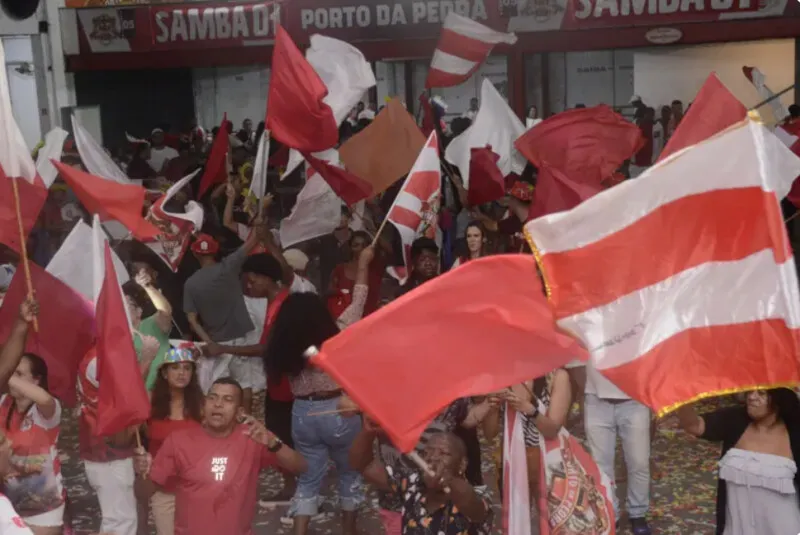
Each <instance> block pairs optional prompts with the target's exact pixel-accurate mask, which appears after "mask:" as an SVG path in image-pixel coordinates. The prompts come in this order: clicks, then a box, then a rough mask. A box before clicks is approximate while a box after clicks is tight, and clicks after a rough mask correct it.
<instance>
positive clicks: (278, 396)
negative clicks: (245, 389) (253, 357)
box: [259, 289, 294, 401]
mask: <svg viewBox="0 0 800 535" xmlns="http://www.w3.org/2000/svg"><path fill="white" fill-rule="evenodd" d="M287 297H289V290H288V289H284V290H281V292H280V293H279V294H278V295H277V296H276V297H275V299H273V300H272V301H270V302H269V304H267V315H266V316H265V317H264V330H263V331H262V332H261V341H260V342H259V343H260V344H261V345H262V346H263V345H266V343H267V337H268V336H269V330H270V328H271V327H272V324H273V323H274V322H275V318H276V317H278V311H279V310H280V308H281V305H283V302H284V301H286V298H287ZM267 395H268V396H269V397H270V399H274V400H275V401H293V400H294V396H293V395H292V385H291V384H289V378H288V377H286V376H283V377H267Z"/></svg>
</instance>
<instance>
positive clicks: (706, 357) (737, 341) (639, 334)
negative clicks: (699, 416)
mask: <svg viewBox="0 0 800 535" xmlns="http://www.w3.org/2000/svg"><path fill="white" fill-rule="evenodd" d="M799 173H800V160H799V159H798V158H797V157H796V156H795V155H794V154H792V153H791V151H790V150H789V149H787V148H786V147H785V146H784V144H783V143H781V141H780V140H778V139H777V137H775V136H774V135H773V134H772V133H770V132H769V131H768V130H767V129H766V128H765V127H764V126H763V125H761V124H758V123H755V122H751V121H742V122H740V123H739V124H738V125H735V126H734V127H732V128H731V129H729V130H728V131H726V132H725V133H722V134H719V135H717V136H716V137H713V138H710V139H709V140H707V141H705V142H702V143H699V144H697V145H695V146H693V147H690V148H688V149H685V150H683V151H680V152H678V153H677V154H675V155H673V156H672V157H670V158H668V159H667V160H665V161H664V162H661V163H659V164H657V165H656V166H654V167H652V168H650V169H649V170H648V171H647V172H645V174H643V175H642V176H640V177H639V178H637V179H636V180H631V181H626V182H624V183H622V184H620V185H618V186H615V187H614V188H612V189H609V190H607V191H604V192H602V193H601V194H599V195H597V196H595V197H592V198H591V199H589V200H587V201H585V202H584V203H583V204H581V205H579V206H577V207H576V208H574V209H573V210H571V211H569V212H562V213H558V214H552V215H549V216H546V217H543V218H540V219H535V220H533V221H531V222H530V223H528V224H527V225H526V227H525V230H526V234H527V235H528V236H529V237H530V239H531V240H532V244H533V246H534V247H535V251H536V255H537V258H538V259H540V266H541V270H542V273H543V276H544V279H545V282H546V286H547V288H548V294H549V297H550V300H551V305H552V307H553V309H554V314H555V318H556V321H557V324H558V325H559V326H560V327H561V328H562V329H564V330H566V331H567V332H571V333H572V334H573V335H574V336H576V337H577V338H579V339H580V341H581V342H582V343H583V344H584V345H585V346H586V347H587V348H588V349H589V351H590V353H591V358H592V361H593V364H594V367H595V368H596V369H597V370H598V371H599V372H600V373H602V374H603V375H605V376H606V377H607V378H608V379H609V380H611V382H612V383H614V384H615V385H616V386H617V387H619V388H620V389H621V390H622V391H624V392H625V393H627V394H628V395H630V396H631V397H632V398H634V399H637V400H638V401H641V402H642V403H644V404H645V405H647V406H648V407H650V408H651V409H653V410H654V411H656V412H658V413H660V414H664V413H666V412H669V411H670V410H673V409H675V408H677V407H679V406H680V405H682V404H685V403H688V402H690V401H692V400H695V399H699V398H700V397H705V396H708V395H715V394H720V393H723V392H724V393H730V392H735V391H743V390H747V389H752V388H768V387H771V386H775V385H785V384H795V383H798V382H800V371H799V370H798V359H797V355H798V343H797V341H796V339H795V335H796V334H797V328H798V327H799V326H800V292H798V286H797V275H796V272H795V264H794V259H793V257H792V253H791V250H790V247H789V242H788V239H787V236H786V233H785V230H784V229H785V227H784V225H783V218H782V216H781V209H780V205H779V200H780V199H782V198H783V197H784V196H785V195H786V193H787V192H788V191H789V188H790V186H791V184H792V181H793V180H794V178H795V177H796V176H797V175H798V174H799Z"/></svg>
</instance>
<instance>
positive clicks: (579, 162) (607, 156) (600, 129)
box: [514, 105, 644, 184]
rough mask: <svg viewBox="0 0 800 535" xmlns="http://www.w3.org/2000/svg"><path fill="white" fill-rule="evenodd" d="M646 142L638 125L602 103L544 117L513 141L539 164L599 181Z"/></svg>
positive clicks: (582, 179) (573, 176) (579, 178)
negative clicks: (534, 126) (545, 164)
mask: <svg viewBox="0 0 800 535" xmlns="http://www.w3.org/2000/svg"><path fill="white" fill-rule="evenodd" d="M643 143H644V140H643V139H642V133H641V131H640V130H639V127H637V126H636V125H635V124H633V123H631V122H629V121H627V120H626V119H625V118H624V117H622V116H621V115H619V114H618V113H616V112H615V111H614V110H612V109H611V108H609V107H608V106H605V105H600V106H595V107H593V108H579V109H575V110H569V111H565V112H562V113H559V114H557V115H554V116H552V117H550V118H548V119H545V120H544V121H542V122H541V123H539V124H538V125H537V126H536V128H531V129H530V130H528V131H527V132H526V133H525V134H524V135H523V136H522V137H520V138H519V139H517V141H516V142H515V143H514V145H515V146H516V147H517V150H519V151H520V152H521V153H522V154H523V155H524V156H525V158H527V159H528V161H530V162H531V163H532V164H533V165H535V166H536V167H542V165H543V164H544V163H547V164H549V165H550V167H552V168H554V169H558V170H559V171H561V172H562V173H564V174H565V175H567V176H568V177H569V178H571V179H572V180H574V181H576V182H583V183H593V184H599V183H600V182H602V181H603V180H605V179H607V178H609V177H610V176H612V175H613V174H614V172H615V171H616V170H617V169H619V167H620V166H621V165H622V163H623V162H624V161H625V160H627V159H628V158H630V157H631V156H632V155H633V154H635V153H636V151H638V150H639V148H641V146H642V144H643Z"/></svg>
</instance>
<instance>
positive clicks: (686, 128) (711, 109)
mask: <svg viewBox="0 0 800 535" xmlns="http://www.w3.org/2000/svg"><path fill="white" fill-rule="evenodd" d="M745 117H747V108H745V107H744V105H743V104H742V103H741V102H739V99H737V98H736V97H735V96H733V93H731V92H730V91H728V88H727V87H725V86H724V85H723V84H722V82H720V80H719V78H717V75H716V74H714V73H711V74H710V75H709V76H708V78H707V79H706V81H705V83H704V84H703V87H701V88H700V91H699V92H698V93H697V96H696V97H695V99H694V101H692V106H691V108H689V111H687V112H686V115H684V116H683V120H681V122H680V124H678V128H676V129H675V133H673V134H672V137H670V138H669V140H668V141H667V144H666V146H665V147H664V150H662V151H661V155H660V156H659V157H658V161H659V162H660V161H663V160H666V159H667V157H669V156H670V155H672V154H675V153H676V152H678V151H680V150H682V149H685V148H686V147H689V146H691V145H694V144H695V143H699V142H701V141H703V140H705V139H708V138H710V137H711V136H713V135H715V134H718V133H720V132H722V131H723V130H725V129H726V128H729V127H731V126H733V125H735V124H736V123H738V122H739V121H741V120H743V119H744V118H745Z"/></svg>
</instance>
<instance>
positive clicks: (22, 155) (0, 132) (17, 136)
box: [0, 40, 36, 182]
mask: <svg viewBox="0 0 800 535" xmlns="http://www.w3.org/2000/svg"><path fill="white" fill-rule="evenodd" d="M0 41H1V40H0ZM5 58H6V54H5V49H4V48H3V43H2V42H0V65H2V68H0V166H2V167H3V171H4V172H5V175H6V176H7V177H10V178H16V177H22V178H24V179H25V180H27V181H28V182H33V178H34V177H35V176H36V166H35V165H34V163H33V158H31V154H30V151H28V147H27V145H25V138H24V137H22V132H21V131H20V129H19V126H18V125H17V121H16V120H15V119H14V113H13V111H12V108H11V93H10V92H9V90H8V76H7V74H6V63H5Z"/></svg>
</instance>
